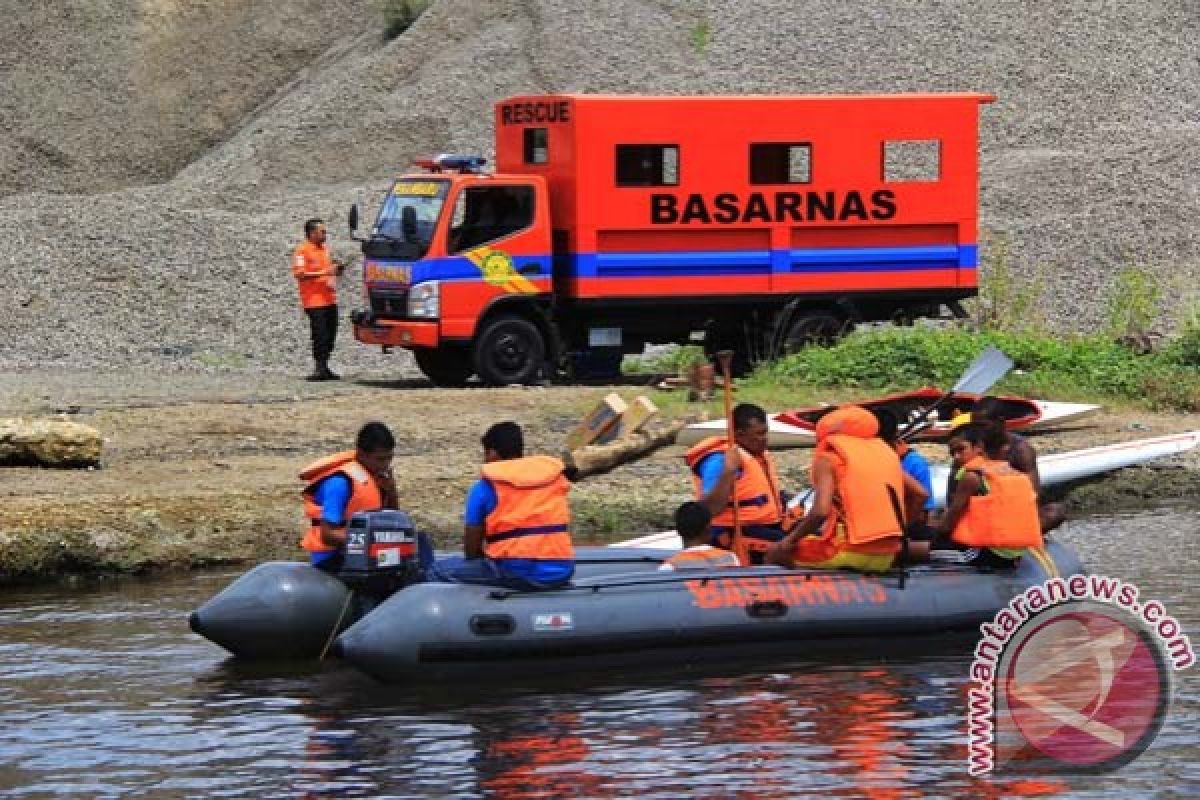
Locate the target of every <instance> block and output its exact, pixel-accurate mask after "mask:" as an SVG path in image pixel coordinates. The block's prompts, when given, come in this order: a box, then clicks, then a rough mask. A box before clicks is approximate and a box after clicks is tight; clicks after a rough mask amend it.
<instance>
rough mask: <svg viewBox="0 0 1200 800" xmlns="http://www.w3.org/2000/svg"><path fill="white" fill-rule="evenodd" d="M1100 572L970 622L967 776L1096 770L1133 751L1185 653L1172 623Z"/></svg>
mask: <svg viewBox="0 0 1200 800" xmlns="http://www.w3.org/2000/svg"><path fill="white" fill-rule="evenodd" d="M1138 595H1139V592H1138V589H1137V587H1136V586H1133V585H1131V584H1128V583H1125V582H1124V581H1122V580H1120V579H1118V578H1110V577H1107V576H1104V575H1073V576H1071V577H1069V578H1053V579H1051V580H1048V581H1046V582H1045V583H1043V584H1039V585H1037V586H1032V587H1030V588H1029V589H1027V590H1025V591H1024V592H1022V593H1021V594H1020V595H1018V596H1016V597H1015V598H1013V599H1012V601H1010V602H1009V604H1008V605H1007V606H1005V607H1004V608H1002V609H1001V610H1000V611H999V612H998V613H997V614H996V616H995V618H994V619H993V620H992V621H991V622H988V623H984V624H983V625H981V626H980V631H981V632H982V634H983V636H982V638H981V639H980V641H979V644H978V645H976V647H975V659H974V661H973V662H972V664H971V685H970V687H969V690H968V703H967V739H968V741H967V759H968V762H967V769H968V771H969V772H970V774H972V775H981V774H984V773H987V772H991V771H993V770H999V769H1004V768H1007V767H1013V766H1016V765H1018V764H1019V765H1020V767H1021V768H1022V769H1023V770H1033V771H1044V772H1064V773H1065V772H1107V771H1110V770H1114V769H1117V768H1118V767H1121V766H1123V765H1125V764H1128V763H1129V762H1130V761H1132V760H1133V759H1135V758H1137V757H1138V756H1139V755H1141V753H1143V752H1144V751H1145V750H1146V748H1147V747H1149V746H1150V743H1151V742H1153V741H1154V738H1155V737H1156V736H1157V735H1158V732H1159V730H1160V729H1161V728H1162V724H1163V721H1164V719H1165V718H1166V715H1167V712H1168V711H1169V710H1170V707H1171V687H1172V681H1171V673H1172V671H1180V670H1184V669H1187V668H1188V667H1190V666H1192V665H1193V664H1194V663H1195V661H1196V657H1195V653H1194V651H1193V650H1192V645H1191V642H1190V641H1189V640H1188V637H1187V636H1186V635H1185V634H1184V633H1183V630H1182V628H1181V627H1180V625H1179V622H1178V621H1177V620H1176V619H1175V618H1174V617H1171V616H1169V615H1168V614H1167V612H1166V609H1165V608H1164V607H1163V605H1162V603H1159V602H1158V601H1156V600H1151V601H1148V602H1139V601H1138Z"/></svg>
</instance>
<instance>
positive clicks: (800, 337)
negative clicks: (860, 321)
mask: <svg viewBox="0 0 1200 800" xmlns="http://www.w3.org/2000/svg"><path fill="white" fill-rule="evenodd" d="M849 329H850V322H849V320H847V319H845V318H844V317H841V316H839V315H837V314H835V313H834V312H832V311H825V310H821V309H812V310H809V311H801V312H799V313H797V314H796V316H795V318H794V319H793V320H792V322H791V325H789V326H788V331H787V335H786V336H785V337H784V340H783V350H784V352H785V353H795V352H796V351H797V350H801V349H803V348H805V347H808V346H809V345H814V344H815V345H819V346H822V347H824V346H828V345H831V344H833V343H834V342H836V341H837V340H838V339H840V338H842V337H843V336H844V335H845V334H846V332H847V331H848V330H849Z"/></svg>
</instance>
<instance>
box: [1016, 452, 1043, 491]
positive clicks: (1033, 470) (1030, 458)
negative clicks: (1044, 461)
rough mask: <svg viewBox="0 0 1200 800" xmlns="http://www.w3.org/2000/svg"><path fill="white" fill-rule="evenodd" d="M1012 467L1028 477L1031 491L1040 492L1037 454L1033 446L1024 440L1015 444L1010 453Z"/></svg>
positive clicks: (1040, 483)
mask: <svg viewBox="0 0 1200 800" xmlns="http://www.w3.org/2000/svg"><path fill="white" fill-rule="evenodd" d="M1012 462H1013V467H1014V468H1016V469H1018V470H1020V471H1021V472H1024V473H1025V474H1026V475H1028V476H1029V480H1031V481H1032V482H1033V491H1035V492H1039V493H1040V492H1041V491H1042V479H1041V476H1040V475H1038V466H1037V452H1035V451H1034V449H1033V445H1031V444H1030V443H1029V442H1027V441H1025V440H1023V439H1022V440H1021V441H1020V442H1018V443H1017V446H1016V447H1015V448H1013V451H1012Z"/></svg>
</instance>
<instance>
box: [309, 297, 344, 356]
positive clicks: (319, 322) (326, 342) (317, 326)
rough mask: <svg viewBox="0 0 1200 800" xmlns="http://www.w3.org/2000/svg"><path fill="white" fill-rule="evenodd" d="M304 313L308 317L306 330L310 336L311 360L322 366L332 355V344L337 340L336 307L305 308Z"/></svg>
mask: <svg viewBox="0 0 1200 800" xmlns="http://www.w3.org/2000/svg"><path fill="white" fill-rule="evenodd" d="M304 313H305V314H307V315H308V328H309V332H310V333H311V334H312V352H313V360H314V361H316V362H317V363H318V364H324V363H325V362H326V361H328V360H329V356H330V355H332V354H333V343H334V341H335V340H336V339H337V329H338V307H337V306H321V307H320V308H306V309H304Z"/></svg>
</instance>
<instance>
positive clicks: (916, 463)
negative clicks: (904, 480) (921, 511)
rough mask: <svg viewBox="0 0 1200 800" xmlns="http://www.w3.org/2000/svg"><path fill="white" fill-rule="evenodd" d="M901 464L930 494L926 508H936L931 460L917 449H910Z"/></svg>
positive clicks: (926, 501)
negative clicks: (930, 467) (930, 469)
mask: <svg viewBox="0 0 1200 800" xmlns="http://www.w3.org/2000/svg"><path fill="white" fill-rule="evenodd" d="M900 466H901V467H903V469H904V471H905V472H907V473H908V474H909V475H911V476H913V478H915V479H916V481H917V483H919V484H921V488H923V489H924V490H925V492H926V493H927V494H928V495H929V497H928V498H926V500H925V506H924V507H925V510H926V511H930V510H932V509H934V508H936V507H937V506H936V504H935V503H934V502H933V478H932V477H931V476H930V474H929V461H927V460H926V458H925V456H923V455H921V454H920V453H918V452H917V451H916V450H909V451H908V452H907V453H905V454H904V456H903V457H902V458H901V459H900Z"/></svg>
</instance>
